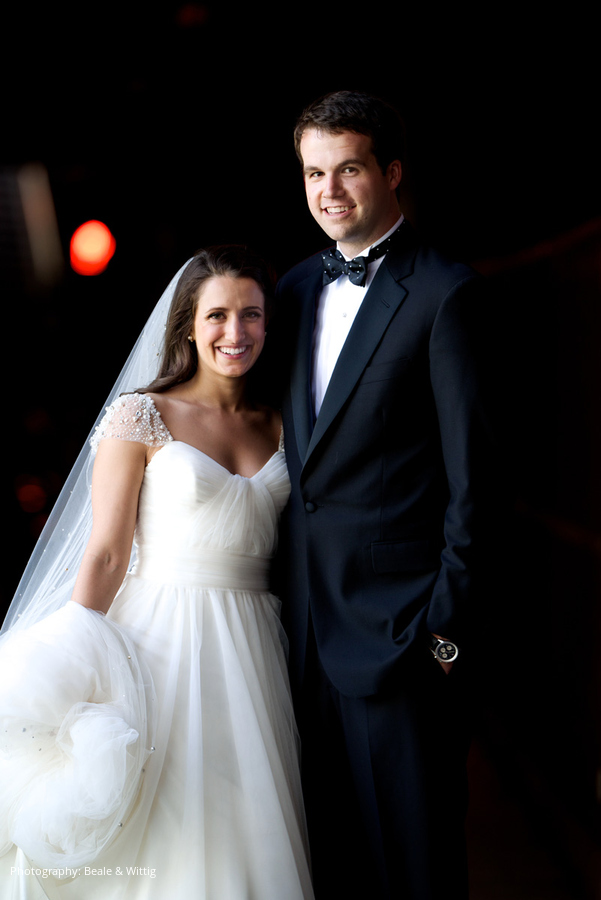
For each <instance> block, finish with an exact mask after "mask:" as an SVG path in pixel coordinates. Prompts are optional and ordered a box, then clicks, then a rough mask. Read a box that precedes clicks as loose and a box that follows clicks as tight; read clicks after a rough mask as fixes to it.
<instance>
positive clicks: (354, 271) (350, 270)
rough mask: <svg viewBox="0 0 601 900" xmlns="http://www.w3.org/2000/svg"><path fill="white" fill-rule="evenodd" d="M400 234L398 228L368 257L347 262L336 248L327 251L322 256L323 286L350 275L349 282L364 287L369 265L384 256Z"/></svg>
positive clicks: (373, 249)
mask: <svg viewBox="0 0 601 900" xmlns="http://www.w3.org/2000/svg"><path fill="white" fill-rule="evenodd" d="M398 232H399V229H398V228H397V230H396V231H395V232H394V234H391V235H390V237H389V238H386V240H385V241H382V243H381V244H378V246H377V247H372V249H371V250H370V251H369V254H368V255H367V256H356V257H355V258H354V259H349V260H346V259H345V258H344V256H343V255H342V253H341V252H340V250H335V249H334V248H330V249H329V250H326V251H325V253H322V255H321V258H322V260H323V284H324V285H326V284H331V283H332V281H336V279H337V278H340V276H341V275H348V277H349V280H350V281H352V283H353V284H358V285H359V286H360V287H363V285H364V284H365V279H366V277H367V267H368V265H369V264H370V262H373V260H374V259H379V258H380V257H381V256H384V254H385V253H386V251H387V250H388V248H389V247H390V243H391V241H392V239H393V238H395V237H396V236H397V234H398Z"/></svg>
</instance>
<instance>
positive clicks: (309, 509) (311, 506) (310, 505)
mask: <svg viewBox="0 0 601 900" xmlns="http://www.w3.org/2000/svg"><path fill="white" fill-rule="evenodd" d="M305 509H306V510H307V512H315V510H316V509H317V507H316V506H315V504H314V503H311V501H310V500H308V501H307V503H305Z"/></svg>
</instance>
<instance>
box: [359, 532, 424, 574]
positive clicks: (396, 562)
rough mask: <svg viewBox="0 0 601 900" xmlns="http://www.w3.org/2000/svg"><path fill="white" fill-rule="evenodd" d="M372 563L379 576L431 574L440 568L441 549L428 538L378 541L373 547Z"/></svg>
mask: <svg viewBox="0 0 601 900" xmlns="http://www.w3.org/2000/svg"><path fill="white" fill-rule="evenodd" d="M371 562H372V566H373V569H374V572H376V574H378V575H389V574H392V573H394V572H429V571H432V570H434V569H437V568H438V567H439V566H440V547H439V546H438V544H437V543H436V542H434V541H431V540H428V539H427V538H425V539H421V540H405V541H377V542H374V543H373V544H372V545H371Z"/></svg>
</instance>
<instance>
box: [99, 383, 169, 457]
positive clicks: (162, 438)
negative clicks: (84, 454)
mask: <svg viewBox="0 0 601 900" xmlns="http://www.w3.org/2000/svg"><path fill="white" fill-rule="evenodd" d="M104 438H117V439H118V440H122V441H136V442H137V443H140V444H145V445H146V446H147V447H163V446H164V445H165V444H168V443H169V442H170V441H172V440H173V437H172V436H171V434H170V433H169V431H168V430H167V427H166V426H165V423H164V422H163V420H162V418H161V414H160V412H159V411H158V409H157V408H156V406H155V404H154V402H153V400H152V398H151V397H148V396H146V395H145V394H124V395H123V396H122V397H119V399H118V400H115V402H114V403H112V404H111V405H110V406H107V408H106V413H105V414H104V416H103V418H102V421H101V422H100V424H99V425H98V426H97V427H96V430H95V431H94V434H93V435H92V437H91V439H90V445H91V447H92V450H93V451H94V452H96V450H97V449H98V445H99V444H100V441H101V440H103V439H104Z"/></svg>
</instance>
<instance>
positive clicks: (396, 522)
mask: <svg viewBox="0 0 601 900" xmlns="http://www.w3.org/2000/svg"><path fill="white" fill-rule="evenodd" d="M321 283H322V268H321V255H320V254H318V255H316V256H315V257H312V258H310V259H308V260H306V261H305V262H303V263H301V264H300V265H298V266H296V267H295V268H294V269H292V270H291V271H290V272H289V273H288V274H287V275H285V276H284V278H283V279H281V281H280V283H279V286H278V315H279V316H280V330H279V336H278V340H279V342H280V344H281V346H282V347H283V349H284V352H285V354H286V355H287V357H288V358H289V361H290V365H291V370H290V373H289V390H288V392H287V395H286V397H285V399H284V402H283V406H282V412H283V418H284V437H285V446H286V458H287V462H288V467H289V471H290V477H291V481H292V493H291V497H290V501H289V504H288V506H287V508H286V510H285V513H284V517H283V521H282V527H281V537H280V548H279V555H278V564H277V566H276V571H277V572H278V581H277V587H276V589H277V590H278V591H279V593H280V595H281V598H282V601H283V617H284V622H285V626H286V629H287V632H288V636H289V640H290V645H291V646H290V653H291V671H292V675H293V677H295V678H296V679H298V678H300V677H301V676H302V669H303V664H304V655H305V652H306V641H307V634H308V629H309V623H310V622H312V627H313V630H314V633H315V640H316V643H317V648H318V652H319V656H320V659H321V662H322V665H323V667H324V669H325V671H326V673H327V675H328V677H329V678H330V680H331V681H332V683H333V684H334V685H335V686H336V688H337V689H338V690H340V691H341V692H342V693H343V694H346V695H349V696H367V695H370V694H373V693H376V692H377V691H379V690H380V689H382V688H383V687H384V686H385V685H386V684H387V683H389V682H390V681H391V680H393V681H394V679H395V678H397V677H398V673H399V670H400V668H401V667H402V666H403V665H404V664H405V665H406V664H407V662H408V660H409V659H411V658H412V655H413V658H414V654H415V653H419V654H422V655H423V654H427V655H428V658H429V659H430V660H431V656H429V650H428V647H427V636H428V632H434V633H437V634H441V635H443V636H445V637H447V638H449V639H451V640H455V641H456V642H457V643H458V644H459V645H462V644H463V643H464V642H465V641H466V640H467V631H468V627H467V626H468V625H469V623H470V619H471V617H472V615H473V600H474V597H473V594H474V579H473V576H474V572H475V567H476V564H477V560H478V553H479V547H478V544H479V541H480V540H482V539H483V538H484V535H485V533H486V530H485V529H484V515H485V514H486V513H487V510H486V509H485V506H486V502H487V501H486V494H487V492H486V489H485V484H486V481H487V476H488V474H490V473H489V472H487V465H488V461H489V459H488V451H487V448H488V445H489V435H488V427H487V425H486V420H485V417H484V413H483V404H482V399H481V393H480V385H479V375H478V357H479V351H480V350H484V351H485V350H486V347H485V345H484V344H483V341H484V338H483V335H482V334H480V333H479V331H478V322H479V321H480V319H481V316H480V315H479V313H480V312H481V310H482V303H483V300H482V293H483V292H482V285H483V279H481V278H480V277H479V276H477V275H476V274H475V273H474V272H473V271H472V270H471V269H470V268H468V267H466V266H464V265H462V264H457V263H454V262H451V261H449V260H447V259H445V258H443V257H442V256H441V255H439V254H438V253H436V252H435V251H433V250H432V249H429V248H427V247H424V246H421V245H420V243H419V242H418V240H417V237H416V235H415V233H414V232H413V230H412V229H411V227H410V226H409V225H408V224H405V225H403V227H402V228H401V231H400V234H399V239H398V241H397V242H396V243H395V245H394V246H393V247H392V248H391V249H390V250H389V251H388V253H387V255H386V256H385V258H384V261H383V263H382V264H381V266H380V268H379V269H378V272H377V274H376V276H375V278H374V280H373V282H372V285H371V287H370V288H369V290H368V291H367V293H366V296H365V299H364V301H363V303H362V306H361V308H360V310H359V312H358V314H357V317H356V319H355V321H354V323H353V326H352V329H351V331H350V334H349V336H348V339H347V341H346V343H345V345H344V347H343V349H342V352H341V355H340V357H339V359H338V362H337V365H336V368H335V370H334V373H333V375H332V379H331V381H330V384H329V386H328V389H327V392H326V395H325V397H324V400H323V405H322V407H321V410H320V413H319V416H318V417H317V420H316V421H314V415H313V407H312V400H311V389H310V378H311V355H312V337H313V328H314V318H315V308H316V300H317V298H318V297H319V293H320V291H321ZM422 658H423V656H422Z"/></svg>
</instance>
